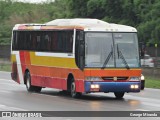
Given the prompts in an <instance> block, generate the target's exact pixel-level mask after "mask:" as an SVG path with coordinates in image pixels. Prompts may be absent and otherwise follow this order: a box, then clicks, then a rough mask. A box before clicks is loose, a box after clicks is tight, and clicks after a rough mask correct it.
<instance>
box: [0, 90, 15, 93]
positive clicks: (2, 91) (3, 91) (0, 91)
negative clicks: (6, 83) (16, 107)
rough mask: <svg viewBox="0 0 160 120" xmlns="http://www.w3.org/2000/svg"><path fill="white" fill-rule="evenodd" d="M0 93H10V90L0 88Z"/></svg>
mask: <svg viewBox="0 0 160 120" xmlns="http://www.w3.org/2000/svg"><path fill="white" fill-rule="evenodd" d="M0 93H12V92H10V91H6V90H0Z"/></svg>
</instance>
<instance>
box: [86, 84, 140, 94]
mask: <svg viewBox="0 0 160 120" xmlns="http://www.w3.org/2000/svg"><path fill="white" fill-rule="evenodd" d="M140 89H141V83H140V82H93V81H92V82H90V81H86V82H85V92H86V93H90V92H140Z"/></svg>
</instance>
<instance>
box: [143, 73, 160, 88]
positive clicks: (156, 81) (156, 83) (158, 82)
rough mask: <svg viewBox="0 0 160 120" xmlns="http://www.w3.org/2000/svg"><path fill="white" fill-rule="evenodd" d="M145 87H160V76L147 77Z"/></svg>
mask: <svg viewBox="0 0 160 120" xmlns="http://www.w3.org/2000/svg"><path fill="white" fill-rule="evenodd" d="M145 87H146V88H155V89H160V78H155V77H152V76H146V77H145Z"/></svg>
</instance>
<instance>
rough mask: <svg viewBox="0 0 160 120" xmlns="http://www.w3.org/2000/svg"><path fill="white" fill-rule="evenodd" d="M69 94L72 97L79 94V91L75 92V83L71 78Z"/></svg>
mask: <svg viewBox="0 0 160 120" xmlns="http://www.w3.org/2000/svg"><path fill="white" fill-rule="evenodd" d="M71 96H72V97H73V98H78V97H80V96H81V93H79V92H76V84H75V82H74V80H72V83H71Z"/></svg>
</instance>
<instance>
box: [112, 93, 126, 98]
mask: <svg viewBox="0 0 160 120" xmlns="http://www.w3.org/2000/svg"><path fill="white" fill-rule="evenodd" d="M114 95H115V96H116V98H117V99H122V98H123V96H124V92H115V93H114Z"/></svg>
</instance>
